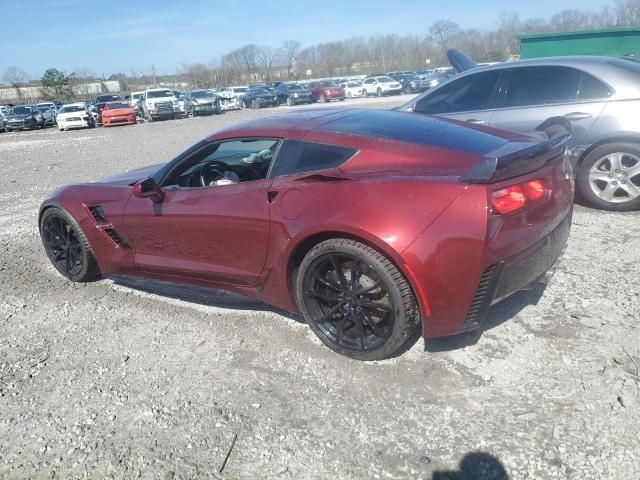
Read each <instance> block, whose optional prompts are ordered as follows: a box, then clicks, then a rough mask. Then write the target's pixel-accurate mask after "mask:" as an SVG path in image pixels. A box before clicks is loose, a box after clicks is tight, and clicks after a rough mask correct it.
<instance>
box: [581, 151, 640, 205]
mask: <svg viewBox="0 0 640 480" xmlns="http://www.w3.org/2000/svg"><path fill="white" fill-rule="evenodd" d="M589 186H590V187H591V190H592V192H593V193H594V194H595V195H596V196H597V197H599V198H601V199H602V200H604V201H607V202H611V203H625V202H629V201H632V200H635V199H636V198H638V197H640V157H638V156H636V155H633V154H631V153H625V152H614V153H609V154H607V155H605V156H603V157H601V158H599V159H598V160H596V162H595V163H594V164H593V166H592V167H591V169H590V170H589Z"/></svg>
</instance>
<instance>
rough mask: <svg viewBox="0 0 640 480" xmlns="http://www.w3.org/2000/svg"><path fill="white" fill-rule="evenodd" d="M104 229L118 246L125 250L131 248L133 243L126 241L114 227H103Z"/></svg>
mask: <svg viewBox="0 0 640 480" xmlns="http://www.w3.org/2000/svg"><path fill="white" fill-rule="evenodd" d="M102 231H103V232H104V233H105V234H106V235H107V236H108V237H109V238H110V239H111V241H113V243H115V244H116V245H117V246H118V247H120V248H123V249H125V250H131V245H129V244H128V243H127V242H125V241H124V239H123V238H122V237H121V236H120V234H119V233H118V232H116V230H115V229H114V228H113V227H108V228H103V229H102Z"/></svg>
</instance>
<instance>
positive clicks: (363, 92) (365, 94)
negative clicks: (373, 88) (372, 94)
mask: <svg viewBox="0 0 640 480" xmlns="http://www.w3.org/2000/svg"><path fill="white" fill-rule="evenodd" d="M362 96H363V97H368V96H369V92H367V89H366V88H365V89H363V90H362Z"/></svg>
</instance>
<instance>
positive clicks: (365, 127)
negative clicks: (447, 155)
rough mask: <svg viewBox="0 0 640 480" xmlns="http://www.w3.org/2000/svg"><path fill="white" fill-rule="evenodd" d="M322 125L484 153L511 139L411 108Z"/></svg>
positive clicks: (351, 132) (359, 133) (370, 135)
mask: <svg viewBox="0 0 640 480" xmlns="http://www.w3.org/2000/svg"><path fill="white" fill-rule="evenodd" d="M321 129H322V130H325V131H328V132H337V133H348V134H354V135H361V136H364V137H376V138H380V139H385V140H392V141H397V142H406V143H414V144H417V145H424V146H428V147H438V148H445V149H447V150H453V151H460V152H470V153H473V154H477V155H484V154H486V153H489V152H491V151H493V150H496V149H498V148H500V147H502V146H503V145H504V144H506V143H507V140H506V139H504V138H502V137H499V136H496V135H492V134H490V133H485V132H482V131H480V130H476V129H473V128H468V127H464V126H462V125H457V124H455V123H452V122H449V121H446V120H442V119H439V118H436V117H430V116H427V115H420V114H416V113H408V112H385V111H375V110H374V111H370V112H363V113H358V114H355V115H349V116H346V117H343V118H340V119H337V120H334V121H333V122H329V123H327V124H325V125H323V126H322V127H321Z"/></svg>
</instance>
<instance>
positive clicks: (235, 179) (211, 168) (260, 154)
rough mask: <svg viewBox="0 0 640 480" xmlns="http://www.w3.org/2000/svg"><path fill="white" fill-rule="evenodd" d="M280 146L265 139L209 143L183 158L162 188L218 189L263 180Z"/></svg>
mask: <svg viewBox="0 0 640 480" xmlns="http://www.w3.org/2000/svg"><path fill="white" fill-rule="evenodd" d="M279 143H280V140H279V139H265V138H260V139H255V138H251V139H242V140H229V141H224V142H215V143H210V144H209V145H206V146H205V147H203V148H201V149H200V150H198V151H197V152H194V153H193V154H192V155H190V156H189V157H188V158H186V159H184V160H183V161H182V162H181V163H180V164H179V165H178V166H177V167H176V168H175V169H174V170H173V171H171V172H170V173H169V175H168V176H167V178H166V179H165V180H163V181H162V187H163V188H169V189H175V188H199V187H217V186H222V185H231V184H235V183H241V182H251V181H255V180H263V179H265V178H267V173H268V171H269V168H270V166H271V161H272V160H273V156H274V154H275V152H276V149H277V148H278V145H279Z"/></svg>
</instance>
